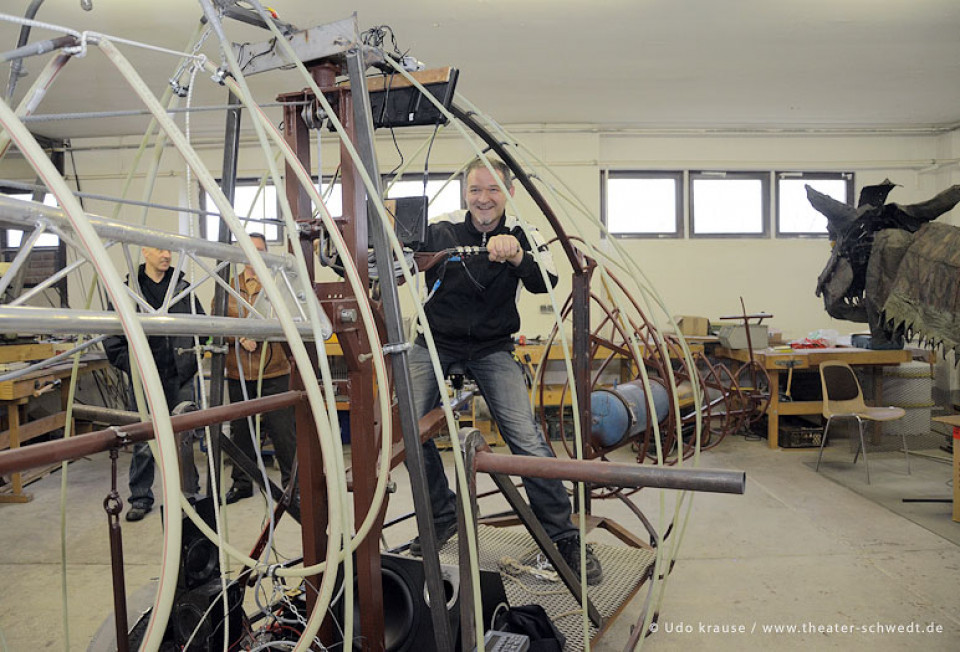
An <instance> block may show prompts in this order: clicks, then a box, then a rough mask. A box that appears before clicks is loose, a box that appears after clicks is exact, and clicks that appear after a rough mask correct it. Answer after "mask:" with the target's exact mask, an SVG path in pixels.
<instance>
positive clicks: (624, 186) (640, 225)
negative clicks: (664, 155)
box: [601, 172, 683, 238]
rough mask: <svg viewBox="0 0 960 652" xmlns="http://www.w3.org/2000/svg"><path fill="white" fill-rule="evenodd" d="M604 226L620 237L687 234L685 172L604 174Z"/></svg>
mask: <svg viewBox="0 0 960 652" xmlns="http://www.w3.org/2000/svg"><path fill="white" fill-rule="evenodd" d="M601 180H602V185H603V194H602V197H603V207H602V214H603V223H604V225H605V226H606V228H607V232H608V233H610V235H613V236H617V237H661V238H664V237H669V238H678V237H681V236H682V235H683V230H682V227H681V224H682V220H681V216H682V214H683V193H682V192H681V188H682V184H683V173H682V172H604V173H603V174H602V176H601Z"/></svg>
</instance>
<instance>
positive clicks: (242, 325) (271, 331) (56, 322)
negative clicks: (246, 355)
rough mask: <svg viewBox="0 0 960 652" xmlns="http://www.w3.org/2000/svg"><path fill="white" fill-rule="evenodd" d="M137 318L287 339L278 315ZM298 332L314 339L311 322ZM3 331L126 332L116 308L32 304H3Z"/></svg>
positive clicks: (153, 330) (178, 327) (160, 327)
mask: <svg viewBox="0 0 960 652" xmlns="http://www.w3.org/2000/svg"><path fill="white" fill-rule="evenodd" d="M137 319H138V321H139V322H140V325H141V326H142V327H143V331H144V333H146V334H147V335H162V336H177V335H185V336H191V335H215V336H216V335H220V336H223V337H234V336H236V334H237V331H238V330H240V331H242V332H243V333H244V334H245V335H246V336H247V337H254V338H256V339H258V340H274V341H285V340H286V336H285V335H284V332H283V329H282V327H281V325H280V321H279V320H276V319H242V320H241V319H237V318H235V317H210V316H207V315H181V314H166V315H162V314H144V313H139V314H138V315H137ZM294 327H295V328H296V329H297V332H298V333H299V334H300V337H302V338H303V339H304V340H307V341H311V340H313V330H312V328H311V326H310V324H307V323H302V322H297V323H295V324H294ZM0 332H3V333H42V334H47V335H81V334H82V335H123V334H124V331H123V326H122V325H121V323H120V318H119V317H118V316H117V314H116V313H113V312H98V311H95V310H67V311H65V310H61V309H59V308H36V307H33V306H14V307H11V306H0Z"/></svg>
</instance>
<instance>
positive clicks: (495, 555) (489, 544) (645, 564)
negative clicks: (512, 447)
mask: <svg viewBox="0 0 960 652" xmlns="http://www.w3.org/2000/svg"><path fill="white" fill-rule="evenodd" d="M478 532H479V544H480V546H479V547H480V551H479V555H480V567H481V568H484V569H487V570H499V562H500V559H502V558H503V557H509V558H511V559H514V560H517V561H520V562H523V561H524V560H528V559H530V558H531V557H533V556H535V555H536V553H537V552H539V549H538V548H537V544H536V543H534V541H533V539H532V538H530V535H529V534H527V532H526V530H524V529H522V528H517V527H511V528H498V527H491V526H484V525H481V526H480V527H479V531H478ZM592 545H593V550H594V553H596V555H597V558H598V559H599V560H600V564H601V565H602V566H603V581H602V582H600V584H598V585H597V586H591V587H589V590H588V594H589V595H590V599H591V600H592V601H593V603H594V605H595V606H596V608H597V611H599V612H600V615H601V616H602V617H603V619H604V620H607V619H609V618H610V617H611V616H613V615H614V614H615V613H617V611H618V610H619V609H620V607H621V606H622V605H623V604H624V603H625V602H627V601H628V600H629V599H630V598H631V597H633V595H634V594H635V593H636V592H637V590H638V589H639V588H640V586H641V585H642V584H643V581H644V578H645V577H646V576H647V571H648V569H649V568H650V567H651V566H652V565H653V563H654V559H655V557H656V553H655V551H653V550H649V549H644V548H628V547H626V546H608V545H603V544H596V543H595V544H592ZM457 546H458V543H457V537H456V536H454V537H453V538H452V539H450V541H448V542H447V543H446V545H445V546H444V547H443V548H442V549H441V550H440V562H441V563H443V564H450V565H453V566H456V565H457V563H458V557H457ZM500 576H501V577H502V578H503V584H504V589H505V590H506V594H507V599H508V600H509V601H510V605H511V606H518V605H523V604H539V605H540V606H542V607H543V608H544V610H545V611H546V612H547V614H548V615H549V616H550V618H551V619H552V620H553V622H554V624H555V625H556V626H557V629H559V630H560V631H561V632H562V633H563V635H564V636H565V637H566V638H567V644H566V647H565V648H564V649H565V650H570V651H573V650H582V649H583V625H582V620H581V617H580V604H579V603H578V602H577V601H575V600H574V599H573V596H571V595H570V592H569V591H568V590H567V588H566V587H565V586H564V585H563V583H562V582H549V581H547V580H543V579H540V578H537V577H534V576H532V575H530V574H529V573H524V574H523V575H520V576H519V577H514V576H512V575H508V574H506V573H504V572H503V571H500ZM597 632H598V630H597V628H596V627H594V626H593V625H592V624H591V626H590V638H591V639H593V638H594V637H595V636H596V634H597Z"/></svg>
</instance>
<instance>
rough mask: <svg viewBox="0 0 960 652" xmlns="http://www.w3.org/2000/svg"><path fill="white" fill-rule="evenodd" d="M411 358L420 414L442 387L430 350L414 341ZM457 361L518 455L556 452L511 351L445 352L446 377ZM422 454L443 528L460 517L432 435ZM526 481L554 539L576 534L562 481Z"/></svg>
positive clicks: (529, 494)
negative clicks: (473, 355) (468, 355)
mask: <svg viewBox="0 0 960 652" xmlns="http://www.w3.org/2000/svg"><path fill="white" fill-rule="evenodd" d="M409 361H410V378H411V381H412V384H413V400H414V404H415V409H416V412H417V414H418V415H419V416H421V417H422V416H423V415H425V414H426V413H427V412H429V411H430V410H432V409H434V408H435V407H437V406H438V405H440V392H439V390H438V388H437V381H436V377H435V376H434V374H433V365H432V364H431V363H430V353H429V352H428V351H427V349H426V348H424V347H422V346H414V347H413V349H412V350H411V351H410V356H409ZM455 362H460V363H462V364H463V365H464V366H465V367H466V370H467V373H468V374H469V375H470V376H472V377H473V379H474V380H476V381H477V385H478V386H479V388H480V391H481V393H482V394H483V397H484V399H486V401H487V405H488V406H489V408H490V413H491V414H492V415H493V418H494V420H496V422H497V426H498V427H499V428H500V433H501V434H502V435H503V439H504V440H505V441H506V442H507V445H508V446H509V447H510V450H511V451H512V452H513V454H514V455H530V456H534V457H553V456H554V455H553V450H552V449H551V448H550V446H549V445H548V444H547V442H546V440H545V439H544V438H543V436H542V434H541V432H540V428H539V426H538V425H537V423H536V421H535V420H534V417H533V412H532V411H531V409H530V401H529V399H528V393H527V386H526V384H525V383H524V381H523V372H522V371H521V370H520V365H519V364H518V363H517V361H516V360H514V359H513V355H512V354H510V353H508V352H506V351H497V352H494V353H490V354H488V355H486V356H484V357H482V358H479V359H477V360H462V359H457V358H451V357H446V356H443V355H441V356H440V366H441V368H442V369H443V373H444V376H446V374H447V373H448V372H449V369H450V367H451V365H452V364H453V363H455ZM423 458H424V466H425V468H426V474H427V485H428V487H429V490H430V505H431V507H432V508H433V519H434V522H435V524H436V527H437V529H438V530H442V529H443V528H444V527H447V526H449V525H450V524H451V523H454V522H455V521H456V519H457V508H456V495H455V494H454V493H453V492H452V491H451V490H450V485H449V483H448V482H447V476H446V474H445V473H444V471H443V462H442V461H441V459H440V452H439V451H438V450H437V446H436V444H435V443H434V442H433V440H430V441H428V442H426V443H425V444H423ZM523 486H524V488H525V489H526V492H527V498H528V500H529V501H530V507H531V508H532V509H533V513H534V514H536V516H537V518H538V519H539V521H540V523H541V525H543V527H544V529H545V530H546V531H547V534H548V535H549V536H550V538H551V539H552V540H554V541H558V540H560V539H565V538H566V537H569V536H573V535H574V534H576V533H577V529H576V527H574V525H573V523H572V522H571V520H570V514H571V508H570V499H569V498H568V497H567V491H566V489H565V488H564V486H563V482H562V481H560V480H545V479H542V478H523Z"/></svg>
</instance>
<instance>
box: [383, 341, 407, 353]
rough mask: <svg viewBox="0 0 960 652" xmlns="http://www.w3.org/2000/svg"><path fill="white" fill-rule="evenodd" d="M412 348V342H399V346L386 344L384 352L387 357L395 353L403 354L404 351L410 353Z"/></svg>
mask: <svg viewBox="0 0 960 652" xmlns="http://www.w3.org/2000/svg"><path fill="white" fill-rule="evenodd" d="M411 348H412V346H411V344H410V342H399V343H397V344H384V345H383V352H384V353H386V354H387V355H392V354H394V353H403V352H404V351H409V350H410V349H411Z"/></svg>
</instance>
